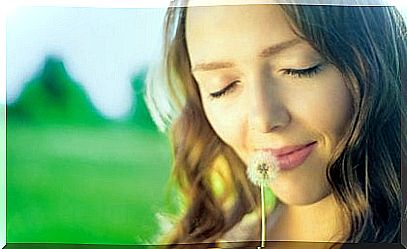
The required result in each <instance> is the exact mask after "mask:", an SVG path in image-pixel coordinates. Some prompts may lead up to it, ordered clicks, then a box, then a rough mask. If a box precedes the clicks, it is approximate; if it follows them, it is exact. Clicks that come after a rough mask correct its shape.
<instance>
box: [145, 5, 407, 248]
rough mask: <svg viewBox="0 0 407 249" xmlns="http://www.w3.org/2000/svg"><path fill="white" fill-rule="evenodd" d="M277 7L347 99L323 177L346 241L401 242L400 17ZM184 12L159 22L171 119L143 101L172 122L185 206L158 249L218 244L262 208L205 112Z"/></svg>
mask: <svg viewBox="0 0 407 249" xmlns="http://www.w3.org/2000/svg"><path fill="white" fill-rule="evenodd" d="M280 7H281V8H282V10H283V11H284V13H285V14H286V16H287V18H288V20H289V21H290V23H291V24H292V28H293V30H294V31H295V32H296V33H297V34H298V36H300V37H301V38H303V39H304V40H306V41H308V42H309V44H311V46H313V47H314V48H315V49H316V50H317V51H318V52H319V53H320V54H321V55H322V56H323V57H325V58H326V59H327V60H328V61H329V62H331V63H332V64H334V65H335V66H336V67H337V68H338V69H339V70H340V72H341V73H342V74H343V76H344V78H345V79H346V81H347V86H348V88H349V91H350V92H351V94H352V97H353V118H352V120H351V122H350V125H349V128H348V129H347V131H346V132H345V135H344V136H343V138H342V140H341V142H340V143H339V146H338V148H337V151H336V152H335V153H334V154H333V155H332V161H331V163H330V164H329V167H328V170H327V178H328V180H329V183H330V185H331V187H332V191H333V194H334V197H335V199H336V201H337V202H338V203H339V205H340V208H341V210H342V211H343V213H344V215H345V216H346V217H345V218H346V219H348V220H349V222H350V232H349V234H348V235H347V238H345V241H348V242H399V241H400V226H401V214H402V212H401V208H402V203H401V187H400V185H401V179H400V178H401V172H400V167H401V166H404V165H401V164H402V158H403V160H404V159H405V158H406V151H405V145H406V130H405V128H404V126H402V124H403V122H405V121H406V109H405V106H406V99H405V96H403V94H402V92H404V93H405V92H406V89H405V88H406V82H407V78H406V70H405V69H406V67H407V65H406V59H407V45H406V44H407V30H406V26H405V24H404V22H403V20H402V17H401V15H400V14H399V13H398V11H397V10H396V8H395V7H391V6H380V7H379V6H377V7H373V6H369V7H367V6H365V7H362V6H307V5H281V6H280ZM186 11H187V8H184V7H170V8H169V9H168V11H167V15H166V19H165V32H164V35H165V41H164V57H163V58H164V61H163V66H164V71H163V73H164V74H165V81H163V82H160V83H161V84H162V83H165V89H166V91H167V92H168V93H167V94H168V95H167V97H168V99H169V100H170V101H169V102H168V103H169V105H170V106H171V107H172V109H171V110H172V114H169V112H168V111H167V112H165V111H163V109H160V101H162V99H158V98H162V96H158V97H157V95H154V94H155V93H154V89H155V87H153V85H150V86H149V87H148V95H147V99H148V100H149V106H150V108H151V110H152V111H153V112H154V113H156V117H158V119H159V118H160V117H161V120H162V119H165V120H167V121H168V124H169V131H170V136H171V140H172V145H173V153H174V163H173V166H174V167H173V177H174V179H175V182H177V183H178V184H179V188H180V191H181V192H182V194H183V196H184V197H185V200H186V209H185V212H184V213H183V214H182V216H181V217H180V219H179V222H178V223H177V225H176V227H175V228H174V229H173V231H172V233H170V234H168V235H167V236H166V238H165V240H164V242H166V243H174V244H176V243H192V242H215V241H216V240H217V239H219V238H220V237H221V236H222V235H223V234H224V233H225V232H227V231H228V230H229V229H230V228H232V227H233V226H234V225H236V224H237V223H238V222H239V221H240V220H241V219H242V217H243V216H244V215H245V214H248V213H250V212H252V211H253V210H255V209H256V208H257V207H258V204H259V200H258V198H257V197H256V196H257V195H256V194H255V193H256V188H255V187H254V186H253V185H252V184H251V183H250V182H249V181H248V180H247V178H246V175H245V165H244V163H243V162H242V161H241V160H240V159H239V157H238V156H237V155H236V154H235V153H234V151H233V150H232V149H231V148H230V147H228V146H227V145H225V144H224V143H223V142H222V141H221V140H220V139H219V138H218V137H217V135H216V134H215V132H214V131H213V129H212V128H211V126H210V124H209V122H208V120H207V119H206V117H205V114H204V112H203V108H202V105H201V100H200V95H199V91H198V88H197V85H196V82H195V81H194V78H193V77H192V74H191V71H190V62H189V56H188V51H187V48H186V41H185V17H186ZM150 83H151V84H157V82H155V83H154V81H151V82H150ZM160 87H164V86H160ZM167 110H168V108H167ZM171 115H172V116H171ZM402 145H403V146H402ZM220 159H222V160H220ZM219 161H221V162H223V163H219ZM225 162H226V163H225ZM222 165H223V166H222ZM225 165H226V166H227V167H224V166H225ZM214 172H216V173H217V174H220V175H222V178H221V179H223V186H224V188H225V189H227V190H225V191H223V193H222V194H216V193H215V192H216V191H215V190H214V184H213V181H212V175H213V174H214ZM230 200H232V201H230ZM230 203H232V204H230Z"/></svg>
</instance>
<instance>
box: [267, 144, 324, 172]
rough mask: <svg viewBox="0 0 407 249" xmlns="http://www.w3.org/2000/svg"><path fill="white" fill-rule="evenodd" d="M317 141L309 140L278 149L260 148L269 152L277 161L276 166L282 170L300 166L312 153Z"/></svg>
mask: <svg viewBox="0 0 407 249" xmlns="http://www.w3.org/2000/svg"><path fill="white" fill-rule="evenodd" d="M316 145H317V142H316V141H314V142H311V143H308V144H305V145H294V146H286V147H283V148H279V149H271V148H268V149H262V151H265V152H269V153H271V154H272V155H273V157H274V158H275V159H276V161H277V164H278V165H277V166H278V167H279V168H280V169H282V170H289V169H294V168H296V167H298V166H300V165H301V164H302V163H303V162H304V161H305V160H306V159H307V158H308V156H309V155H310V154H311V153H312V151H313V150H314V148H315V146H316Z"/></svg>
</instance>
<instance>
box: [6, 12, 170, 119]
mask: <svg viewBox="0 0 407 249" xmlns="http://www.w3.org/2000/svg"><path fill="white" fill-rule="evenodd" d="M164 12H165V9H164V8H160V9H157V8H155V9H153V8H147V9H140V8H139V9H107V8H73V7H65V8H64V7H25V8H19V9H15V10H14V11H13V13H12V15H10V16H9V18H8V20H7V33H6V34H7V36H6V42H7V54H6V58H7V76H6V77H7V101H8V102H9V101H10V102H12V101H14V100H15V99H16V98H17V97H18V95H19V93H20V92H21V90H22V88H23V84H24V83H26V82H27V80H30V79H32V77H33V75H34V74H35V73H36V72H37V71H38V70H39V69H40V68H41V67H42V65H43V63H44V58H45V56H47V55H50V54H51V55H57V56H59V57H61V58H62V59H63V61H64V63H65V66H66V68H67V71H68V73H69V74H70V75H71V76H72V77H73V79H74V80H75V81H76V82H79V83H81V84H82V85H83V87H84V88H85V89H86V90H87V93H88V94H89V96H90V98H91V100H92V102H93V103H94V104H95V105H96V107H97V108H98V109H99V110H100V111H102V113H104V114H105V115H106V116H109V117H118V116H121V115H123V114H125V113H126V112H127V111H128V110H129V108H130V105H131V98H132V90H131V84H130V83H131V78H132V76H134V74H135V73H136V72H137V71H138V70H139V69H140V67H141V66H143V65H147V64H148V62H149V61H150V60H151V59H153V58H155V57H157V56H158V51H159V48H160V44H161V29H162V28H161V23H162V20H163V17H164Z"/></svg>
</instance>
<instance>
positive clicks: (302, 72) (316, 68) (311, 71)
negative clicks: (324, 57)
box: [283, 64, 322, 78]
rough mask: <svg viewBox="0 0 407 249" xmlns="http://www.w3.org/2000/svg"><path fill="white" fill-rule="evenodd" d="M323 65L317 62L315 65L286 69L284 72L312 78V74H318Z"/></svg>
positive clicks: (294, 75)
mask: <svg viewBox="0 0 407 249" xmlns="http://www.w3.org/2000/svg"><path fill="white" fill-rule="evenodd" d="M321 66H322V64H317V65H315V66H312V67H309V68H305V69H284V70H283V72H284V74H288V75H291V76H293V77H298V78H302V77H306V78H311V77H312V76H314V75H316V74H317V73H319V72H320V71H321Z"/></svg>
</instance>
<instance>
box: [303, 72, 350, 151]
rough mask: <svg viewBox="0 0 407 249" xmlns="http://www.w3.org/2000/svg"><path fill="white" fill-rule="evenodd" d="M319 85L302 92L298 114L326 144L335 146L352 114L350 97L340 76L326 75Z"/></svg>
mask: <svg viewBox="0 0 407 249" xmlns="http://www.w3.org/2000/svg"><path fill="white" fill-rule="evenodd" d="M319 85H320V86H321V87H319V88H318V89H314V90H313V91H312V92H309V93H308V94H304V93H303V95H302V96H303V99H304V101H303V102H302V103H297V105H298V106H299V108H297V110H298V111H299V112H298V113H297V115H298V116H300V117H301V119H302V120H303V123H304V124H305V123H306V124H307V126H308V128H310V129H312V130H314V131H317V132H318V133H320V134H321V135H323V136H324V137H325V142H326V143H328V144H327V145H328V147H334V146H335V145H336V144H337V143H338V141H339V139H340V138H341V137H342V135H343V132H344V131H345V129H346V127H347V125H348V124H349V121H350V119H351V117H352V97H351V95H350V92H349V90H348V89H347V87H346V85H345V82H344V81H343V80H342V77H340V76H339V75H332V76H331V77H327V78H326V79H325V80H324V81H323V82H321V84H319ZM331 149H332V148H331Z"/></svg>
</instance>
